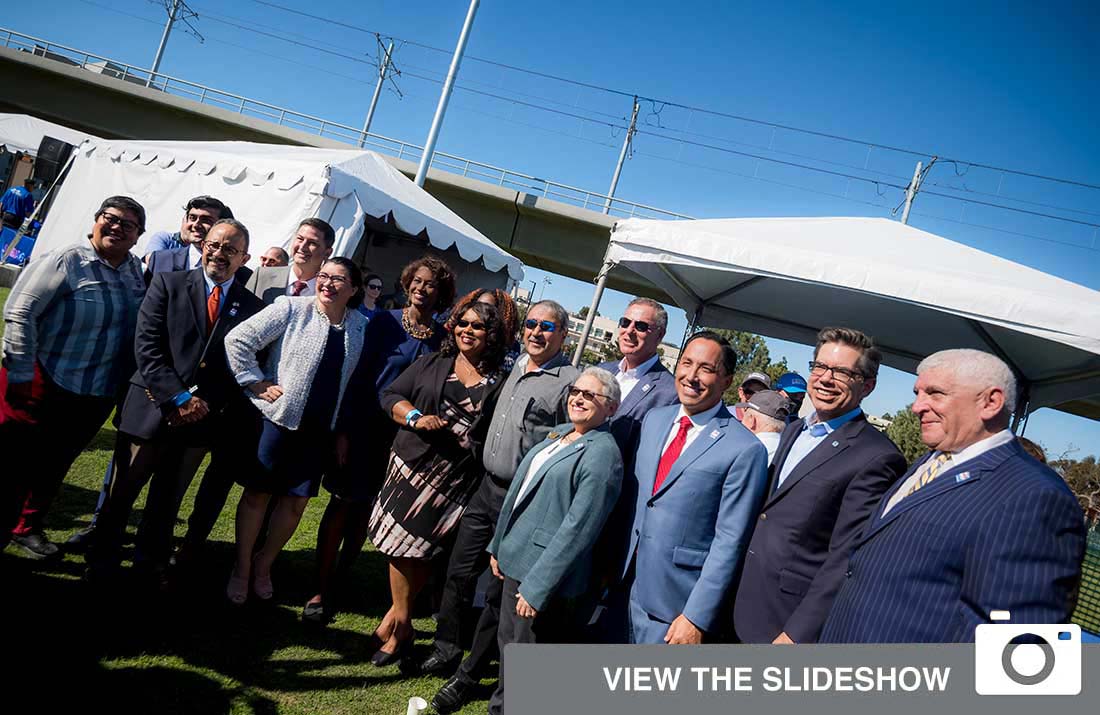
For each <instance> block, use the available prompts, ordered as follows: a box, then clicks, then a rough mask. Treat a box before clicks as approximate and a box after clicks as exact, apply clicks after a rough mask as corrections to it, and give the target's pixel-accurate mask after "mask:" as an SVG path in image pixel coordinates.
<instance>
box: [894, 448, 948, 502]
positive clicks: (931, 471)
mask: <svg viewBox="0 0 1100 715" xmlns="http://www.w3.org/2000/svg"><path fill="white" fill-rule="evenodd" d="M950 461H951V453H950V452H940V455H939V456H938V457H936V458H935V459H930V460H928V464H926V465H924V472H923V473H922V474H921V475H920V478H919V479H917V481H915V482H913V486H911V487H909V491H907V492H905V496H909V495H911V494H912V493H913V492H915V491H917V490H918V489H921V488H922V487H924V486H926V485H928V484H929V483H931V481H932V480H933V479H935V478H936V477H938V476H939V475H940V472H942V471H943V468H944V465H946V464H947V463H948V462H950Z"/></svg>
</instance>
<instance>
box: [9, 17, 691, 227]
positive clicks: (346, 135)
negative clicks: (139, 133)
mask: <svg viewBox="0 0 1100 715" xmlns="http://www.w3.org/2000/svg"><path fill="white" fill-rule="evenodd" d="M0 40H2V42H3V46H4V47H9V48H12V49H15V50H19V51H21V52H29V53H31V54H34V55H36V56H39V57H45V58H47V59H51V60H56V61H58V62H62V63H64V64H67V65H70V66H74V67H81V68H84V69H86V70H89V71H92V72H95V73H97V74H99V75H101V76H104V77H111V78H114V79H117V80H119V81H122V82H130V83H131V84H134V85H137V86H141V87H147V88H149V89H152V90H157V91H160V92H164V93H165V94H170V95H173V96H176V97H182V98H184V99H190V100H193V101H196V102H198V103H200V104H205V105H208V106H211V107H218V108H219V109H224V110H227V111H230V112H234V113H236V114H240V115H241V116H245V117H252V118H255V119H261V120H264V121H269V122H272V123H274V124H278V125H279V126H284V127H288V128H291V129H296V130H298V131H302V132H307V133H309V134H315V135H317V136H319V137H324V138H326V139H333V140H335V141H339V142H344V143H347V144H351V145H354V146H356V147H363V148H369V149H371V150H373V151H377V152H380V153H382V154H388V155H389V156H394V157H397V158H398V159H408V160H409V161H411V162H413V163H419V161H420V156H421V153H422V152H423V150H424V148H423V147H422V146H419V145H417V144H410V143H409V142H405V141H401V140H400V139H392V138H390V137H386V136H382V135H381V134H374V133H365V132H363V131H362V130H361V129H356V128H355V127H350V126H348V125H346V124H340V123H339V122H333V121H330V120H327V119H323V118H321V117H315V116H312V115H310V114H303V113H302V112H296V111H294V110H292V109H287V108H285V107H278V106H276V105H274V104H268V103H267V102H261V101H259V100H255V99H249V98H248V97H242V96H241V95H239V94H233V93H232V92H225V91H222V90H220V89H215V88H213V87H207V86H204V85H201V84H196V83H194V82H189V81H187V80H185V79H179V78H178V77H172V76H170V75H166V74H163V73H159V72H158V73H156V74H153V73H151V72H150V71H149V70H148V69H145V68H142V67H135V66H134V65H130V64H126V63H125V62H119V61H117V60H112V59H109V58H107V57H103V56H101V55H96V54H92V53H91V52H85V51H83V50H78V49H75V48H72V47H68V46H66V45H59V44H57V43H55V42H50V41H48V40H44V39H42V38H38V37H33V36H31V35H25V34H23V33H21V32H16V31H14V30H8V29H6V28H0ZM430 168H433V169H441V170H443V171H447V172H449V173H452V174H458V175H460V176H465V177H469V178H473V179H478V180H480V181H484V182H486V183H490V184H495V185H496V186H501V187H504V188H508V189H513V190H516V191H523V192H526V193H529V194H534V195H536V196H542V197H544V198H547V199H553V200H555V201H560V202H562V203H565V204H570V205H572V206H578V207H580V208H583V209H591V210H593V211H601V210H603V207H604V205H605V204H606V203H607V202H608V200H609V198H610V204H611V208H610V210H609V212H608V213H609V214H610V215H612V216H616V217H621V218H630V217H639V218H659V219H691V218H692V217H691V216H687V215H685V214H680V213H676V212H675V211H666V210H665V209H659V208H656V207H654V206H647V205H645V204H640V203H637V202H635V201H627V200H625V199H619V198H614V197H608V196H607V195H606V194H600V193H597V192H594V191H587V190H585V189H581V188H577V187H575V186H570V185H568V184H562V183H560V182H557V181H550V180H548V179H540V178H538V177H536V176H531V175H529V174H522V173H520V172H518V171H511V170H509V169H504V168H501V167H499V166H493V165H491V164H485V163H483V162H480V161H474V160H472V159H466V158H464V157H461V156H455V155H453V154H446V153H444V152H438V151H437V152H436V153H435V154H434V156H433V157H432V163H431V167H430Z"/></svg>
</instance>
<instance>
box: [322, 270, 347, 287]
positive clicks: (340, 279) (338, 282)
mask: <svg viewBox="0 0 1100 715" xmlns="http://www.w3.org/2000/svg"><path fill="white" fill-rule="evenodd" d="M321 281H325V282H326V283H331V284H332V285H334V286H336V287H337V288H343V287H344V286H346V285H347V284H348V279H347V278H345V277H344V276H332V275H329V274H328V273H318V274H317V282H318V283H320V282H321Z"/></svg>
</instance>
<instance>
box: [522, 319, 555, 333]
mask: <svg viewBox="0 0 1100 715" xmlns="http://www.w3.org/2000/svg"><path fill="white" fill-rule="evenodd" d="M523 325H524V327H526V328H527V329H528V330H534V329H535V328H542V332H544V333H552V332H554V331H555V330H557V329H558V326H557V325H555V324H554V322H553V321H550V320H534V319H532V318H529V319H527V320H525V321H523Z"/></svg>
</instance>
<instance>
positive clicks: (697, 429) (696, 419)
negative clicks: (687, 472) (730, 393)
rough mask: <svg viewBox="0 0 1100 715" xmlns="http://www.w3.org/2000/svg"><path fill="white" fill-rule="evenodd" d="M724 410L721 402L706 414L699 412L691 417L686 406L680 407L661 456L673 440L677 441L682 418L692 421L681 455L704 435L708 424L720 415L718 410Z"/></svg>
mask: <svg viewBox="0 0 1100 715" xmlns="http://www.w3.org/2000/svg"><path fill="white" fill-rule="evenodd" d="M720 409H722V401H721V400H719V401H718V403H717V404H715V405H714V407H711V408H710V409H709V410H706V411H705V412H697V413H695V414H694V415H689V414H688V413H687V412H685V411H684V406H683V405H680V411H679V412H677V413H676V419H675V420H674V421H673V422H672V429H671V430H670V431H669V433H668V437H667V438H666V439H665V446H664V447H662V448H661V454H664V453H665V450H666V449H668V446H669V445H670V444H672V440H674V439H676V435H677V434H678V433H679V432H680V418H681V417H684V416H687V417H689V418H690V419H691V428H690V429H688V433H687V439H686V440H685V441H684V448H683V449H682V450H680V454H683V453H684V452H686V451H687V448H688V447H690V446H691V443H692V442H694V441H695V438H696V437H698V436H699V434H700V433H702V431H703V428H704V427H706V426H707V422H710V420H711V418H712V417H714V416H715V415H716V414H718V410H720Z"/></svg>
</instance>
